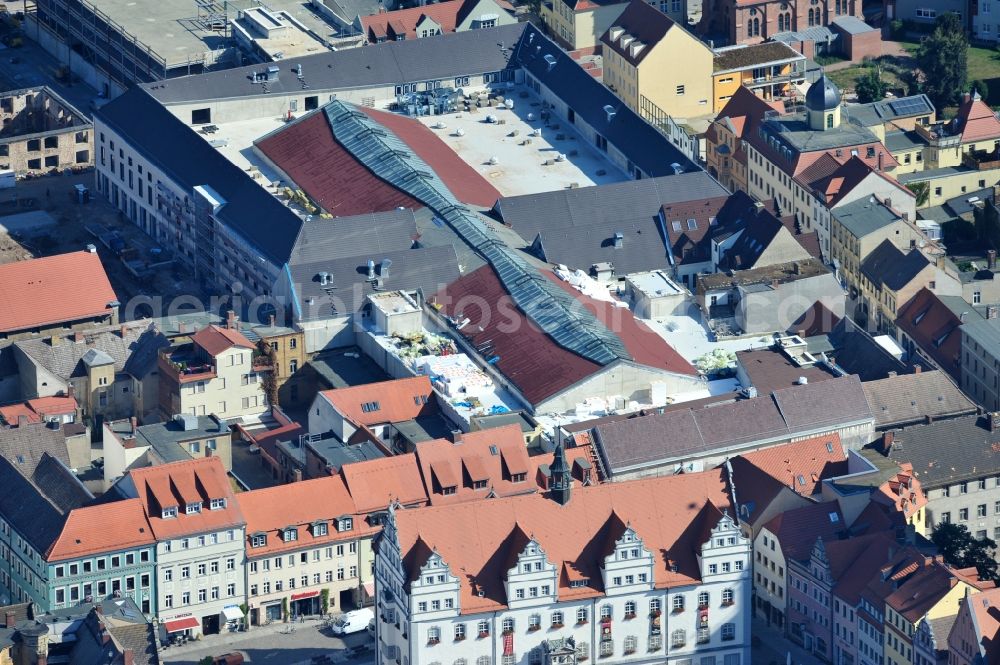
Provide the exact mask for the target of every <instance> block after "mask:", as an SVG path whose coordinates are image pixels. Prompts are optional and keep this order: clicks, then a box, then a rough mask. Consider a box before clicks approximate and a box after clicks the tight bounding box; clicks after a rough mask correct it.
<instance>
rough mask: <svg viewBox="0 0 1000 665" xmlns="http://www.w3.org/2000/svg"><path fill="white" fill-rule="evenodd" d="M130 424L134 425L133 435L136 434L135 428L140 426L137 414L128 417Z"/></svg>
mask: <svg viewBox="0 0 1000 665" xmlns="http://www.w3.org/2000/svg"><path fill="white" fill-rule="evenodd" d="M128 422H129V424H130V425H131V426H132V435H133V436H135V430H136V429H137V428H138V427H139V421H138V420H137V419H136V417H135V416H132V417H131V418H129V419H128Z"/></svg>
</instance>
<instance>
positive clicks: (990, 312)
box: [986, 305, 997, 319]
mask: <svg viewBox="0 0 1000 665" xmlns="http://www.w3.org/2000/svg"><path fill="white" fill-rule="evenodd" d="M986 318H987V319H995V318H997V306H996V305H990V306H989V307H987V308H986Z"/></svg>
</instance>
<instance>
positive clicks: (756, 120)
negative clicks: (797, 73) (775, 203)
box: [705, 86, 785, 192]
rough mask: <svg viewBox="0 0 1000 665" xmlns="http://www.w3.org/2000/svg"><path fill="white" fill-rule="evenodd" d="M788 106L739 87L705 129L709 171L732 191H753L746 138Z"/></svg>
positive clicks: (706, 156) (706, 157)
mask: <svg viewBox="0 0 1000 665" xmlns="http://www.w3.org/2000/svg"><path fill="white" fill-rule="evenodd" d="M784 112H785V106H784V104H782V103H781V102H778V101H770V102H768V101H765V100H763V99H761V98H760V97H758V96H757V95H755V94H754V93H753V92H752V91H751V90H750V89H749V88H746V87H745V86H739V87H738V88H736V91H735V92H733V94H732V98H731V99H729V100H727V101H726V104H725V106H723V107H722V109H721V110H720V111H719V112H718V115H717V116H716V118H715V120H714V121H712V124H711V125H709V126H708V129H707V130H706V131H705V159H706V163H707V166H708V169H707V170H708V172H709V173H710V174H712V176H714V177H716V178H718V179H719V182H721V183H723V184H724V185H725V186H726V187H728V188H729V189H730V190H731V191H733V192H735V191H737V190H738V191H741V192H749V191H750V180H749V178H750V174H749V169H748V167H749V162H748V159H749V153H748V147H747V145H746V143H745V142H744V141H743V139H744V138H745V137H747V136H750V135H751V134H753V133H756V132H757V131H758V128H759V127H760V125H761V123H763V122H764V120H765V118H767V117H769V116H774V115H781V114H782V113H784Z"/></svg>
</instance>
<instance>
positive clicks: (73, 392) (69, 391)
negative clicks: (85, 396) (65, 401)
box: [66, 383, 76, 399]
mask: <svg viewBox="0 0 1000 665" xmlns="http://www.w3.org/2000/svg"><path fill="white" fill-rule="evenodd" d="M66 397H73V398H74V399H75V398H76V388H74V387H73V384H72V383H71V384H69V385H68V386H66Z"/></svg>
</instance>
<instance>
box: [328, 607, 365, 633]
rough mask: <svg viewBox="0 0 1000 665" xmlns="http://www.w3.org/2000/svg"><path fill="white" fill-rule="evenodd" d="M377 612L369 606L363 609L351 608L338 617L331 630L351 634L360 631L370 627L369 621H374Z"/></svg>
mask: <svg viewBox="0 0 1000 665" xmlns="http://www.w3.org/2000/svg"><path fill="white" fill-rule="evenodd" d="M374 619H375V613H374V612H373V611H371V609H369V608H365V609H361V610H351V611H350V612H344V613H343V614H341V615H340V616H339V617H337V618H336V619H335V620H334V622H333V626H331V628H330V629H331V630H332V631H333V634H334V635H350V634H351V633H359V632H361V631H362V630H365V629H367V628H368V623H369V622H370V621H374Z"/></svg>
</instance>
